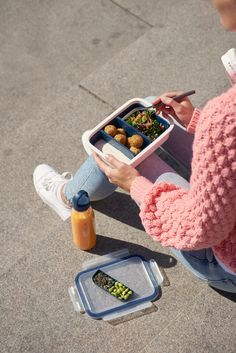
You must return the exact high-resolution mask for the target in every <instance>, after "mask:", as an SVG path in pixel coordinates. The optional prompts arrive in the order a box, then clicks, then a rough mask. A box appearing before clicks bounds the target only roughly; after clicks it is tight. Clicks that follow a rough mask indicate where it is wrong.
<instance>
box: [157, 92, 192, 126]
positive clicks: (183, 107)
mask: <svg viewBox="0 0 236 353" xmlns="http://www.w3.org/2000/svg"><path fill="white" fill-rule="evenodd" d="M182 93H183V92H166V93H164V94H162V95H161V96H160V97H158V98H157V99H156V100H155V101H154V102H153V103H152V104H153V106H154V107H155V105H157V104H158V103H161V102H163V103H164V104H165V106H164V107H161V108H160V109H158V108H157V114H159V113H162V115H163V116H164V117H165V118H168V116H169V115H171V116H173V117H174V118H175V119H176V120H177V121H178V122H179V123H180V124H181V125H183V126H185V127H187V126H188V124H189V122H190V120H191V118H192V115H193V111H194V106H193V105H192V103H191V102H190V100H189V99H188V97H185V98H183V99H182V100H181V102H180V103H178V102H176V101H175V100H174V99H173V98H172V97H174V96H177V95H179V94H182Z"/></svg>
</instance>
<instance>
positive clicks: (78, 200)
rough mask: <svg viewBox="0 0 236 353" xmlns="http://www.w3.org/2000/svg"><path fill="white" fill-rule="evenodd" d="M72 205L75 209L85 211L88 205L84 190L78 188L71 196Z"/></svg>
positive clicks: (88, 200)
mask: <svg viewBox="0 0 236 353" xmlns="http://www.w3.org/2000/svg"><path fill="white" fill-rule="evenodd" d="M72 207H73V208H74V209H75V210H76V211H86V210H87V209H88V208H89V207H90V199H89V196H88V193H87V192H86V191H84V190H80V191H79V192H78V193H77V194H76V195H75V196H73V198H72Z"/></svg>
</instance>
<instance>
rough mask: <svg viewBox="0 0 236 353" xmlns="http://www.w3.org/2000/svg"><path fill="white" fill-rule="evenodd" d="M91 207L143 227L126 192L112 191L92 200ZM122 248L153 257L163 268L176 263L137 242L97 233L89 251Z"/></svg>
mask: <svg viewBox="0 0 236 353" xmlns="http://www.w3.org/2000/svg"><path fill="white" fill-rule="evenodd" d="M93 208H94V209H95V210H97V211H99V212H101V213H103V214H105V215H107V216H109V217H111V218H114V219H116V220H118V221H120V222H123V223H125V224H128V225H129V226H131V227H134V228H136V229H139V230H143V229H144V228H143V226H142V223H141V221H140V218H139V216H138V213H139V208H138V206H137V205H136V204H135V202H134V201H132V199H131V198H130V196H129V195H127V194H124V193H121V192H114V193H113V194H112V195H111V196H109V197H107V198H106V199H104V200H101V201H96V202H93ZM123 248H128V249H129V252H130V254H131V255H134V254H138V255H141V256H143V257H144V258H145V259H146V260H150V259H154V260H155V261H156V262H157V264H158V265H159V266H161V267H163V268H168V267H173V266H175V265H176V263H177V261H176V259H175V258H174V257H173V256H170V255H167V254H163V253H160V252H158V251H152V250H150V249H148V248H146V247H145V246H142V245H139V244H135V243H130V242H128V241H124V240H119V239H114V238H109V237H105V236H104V235H99V234H97V243H96V247H95V248H93V249H92V250H91V253H94V254H98V255H105V254H107V253H110V252H113V251H116V250H120V249H123Z"/></svg>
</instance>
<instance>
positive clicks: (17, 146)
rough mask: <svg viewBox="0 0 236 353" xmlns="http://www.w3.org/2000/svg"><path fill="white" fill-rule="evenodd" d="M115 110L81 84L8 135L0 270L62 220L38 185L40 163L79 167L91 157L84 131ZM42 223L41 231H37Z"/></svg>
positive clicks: (71, 168)
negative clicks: (40, 194) (36, 172)
mask: <svg viewBox="0 0 236 353" xmlns="http://www.w3.org/2000/svg"><path fill="white" fill-rule="evenodd" d="M85 102H86V104H85ZM109 109H110V107H109V106H107V105H106V104H104V103H102V102H100V101H97V100H96V99H95V98H94V97H93V96H91V95H90V94H88V93H86V92H84V91H82V90H81V89H79V88H78V87H75V88H72V89H71V90H69V91H67V92H66V93H65V94H64V95H63V96H62V97H60V98H58V99H55V100H54V101H52V102H51V103H50V104H48V105H47V106H46V107H44V109H42V111H40V112H38V114H37V117H36V120H34V119H29V120H26V121H25V123H24V124H23V125H22V126H20V127H19V128H18V129H15V130H12V131H11V132H9V134H8V135H7V136H6V135H5V138H4V139H2V141H1V143H0V150H1V159H0V165H1V172H0V176H1V181H2V183H1V185H2V187H1V190H2V193H1V195H2V196H1V197H2V202H3V204H4V207H3V208H1V211H0V217H1V231H2V237H3V239H2V240H3V241H2V244H1V251H2V255H1V258H0V273H1V272H4V271H5V270H7V269H8V268H9V267H10V266H11V265H12V264H13V263H15V262H16V261H17V259H19V258H21V257H22V256H23V255H24V254H25V253H26V252H28V251H29V250H30V249H31V247H34V246H35V243H37V242H38V240H39V239H40V238H41V237H43V236H44V234H46V233H47V232H48V231H49V229H50V228H51V227H53V226H55V225H56V224H57V223H58V220H59V218H58V216H57V215H56V214H54V212H52V211H51V210H49V209H48V207H47V206H46V205H44V204H43V202H42V201H41V200H40V199H39V197H38V195H37V194H36V192H35V190H34V186H33V181H32V174H33V170H34V168H35V167H36V166H37V165H38V164H41V163H46V164H49V165H51V166H52V167H54V168H55V169H57V170H60V171H61V172H62V171H72V172H75V171H76V170H77V169H78V168H79V166H80V165H81V164H82V163H83V161H84V160H85V159H86V158H87V154H86V152H85V151H84V149H83V147H82V143H81V135H82V133H83V132H84V131H85V130H86V129H88V128H91V127H92V126H93V125H95V122H96V123H97V121H98V119H99V118H101V117H102V116H103V115H105V114H107V113H108V111H109ZM32 205H33V206H32ZM9 210H10V211H9ZM13 215H14V216H13ZM13 217H14V218H13ZM42 219H43V222H41V221H40V220H42ZM39 222H40V223H41V227H40V230H39V231H40V235H38V234H37V232H35V231H36V229H37V228H38V223H39Z"/></svg>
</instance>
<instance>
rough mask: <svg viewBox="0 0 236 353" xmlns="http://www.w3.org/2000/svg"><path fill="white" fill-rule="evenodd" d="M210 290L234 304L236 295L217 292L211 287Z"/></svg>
mask: <svg viewBox="0 0 236 353" xmlns="http://www.w3.org/2000/svg"><path fill="white" fill-rule="evenodd" d="M211 289H213V290H214V291H215V292H217V293H218V294H220V295H222V297H225V298H226V299H229V300H231V301H232V302H234V303H236V293H229V292H224V291H223V290H219V289H216V288H213V287H211Z"/></svg>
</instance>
